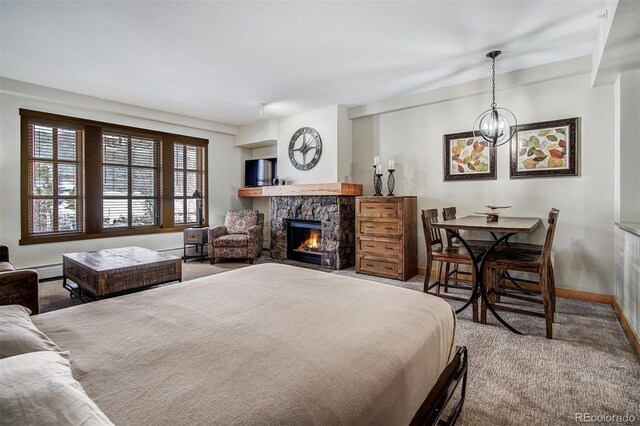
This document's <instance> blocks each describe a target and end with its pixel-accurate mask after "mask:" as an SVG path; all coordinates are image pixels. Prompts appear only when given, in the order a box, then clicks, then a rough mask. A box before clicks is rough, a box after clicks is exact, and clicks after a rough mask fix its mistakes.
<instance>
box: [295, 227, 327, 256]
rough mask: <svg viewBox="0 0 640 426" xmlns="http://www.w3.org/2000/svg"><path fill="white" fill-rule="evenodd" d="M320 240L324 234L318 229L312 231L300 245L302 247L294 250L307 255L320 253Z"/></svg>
mask: <svg viewBox="0 0 640 426" xmlns="http://www.w3.org/2000/svg"><path fill="white" fill-rule="evenodd" d="M320 238H322V234H321V233H320V231H319V230H318V229H311V230H310V232H309V236H308V237H307V239H306V240H304V241H303V242H302V243H300V246H299V247H298V248H296V249H294V250H296V251H302V252H307V253H309V252H310V253H320Z"/></svg>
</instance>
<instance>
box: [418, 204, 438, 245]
mask: <svg viewBox="0 0 640 426" xmlns="http://www.w3.org/2000/svg"><path fill="white" fill-rule="evenodd" d="M434 223H438V209H428V210H422V228H423V230H424V239H425V243H426V245H427V253H431V250H432V247H433V246H434V245H438V244H440V245H442V235H441V234H440V230H439V229H437V228H434V227H432V226H431V225H432V224H434Z"/></svg>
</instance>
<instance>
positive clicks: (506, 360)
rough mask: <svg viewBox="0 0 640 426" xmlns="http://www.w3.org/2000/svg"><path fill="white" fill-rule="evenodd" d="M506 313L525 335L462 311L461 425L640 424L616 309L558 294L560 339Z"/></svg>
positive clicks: (48, 295) (62, 303)
mask: <svg viewBox="0 0 640 426" xmlns="http://www.w3.org/2000/svg"><path fill="white" fill-rule="evenodd" d="M261 261H271V260H270V259H268V257H263V259H262V260H261ZM286 263H289V264H293V265H298V266H305V267H313V266H309V265H306V264H301V263H298V262H293V261H291V262H289V261H288V262H286ZM183 266H184V268H183V278H184V280H185V281H188V280H191V279H194V278H198V277H201V276H205V275H210V274H216V273H220V272H225V271H228V270H231V269H236V268H241V267H249V265H248V264H247V263H246V262H245V263H239V262H220V263H216V265H214V266H212V265H209V264H208V263H205V264H200V263H198V262H197V261H191V262H189V263H187V264H183ZM313 268H314V269H319V270H323V271H327V270H324V269H320V268H317V267H313ZM327 273H337V274H343V275H350V276H357V277H359V278H363V279H369V280H372V281H377V282H382V283H385V284H390V285H396V286H401V287H405V288H408V289H411V290H418V291H421V288H422V277H414V278H413V279H412V280H410V281H408V282H406V283H403V282H400V281H394V280H388V279H381V278H375V277H368V276H365V275H357V274H355V271H354V270H353V268H351V269H347V270H343V271H335V272H334V271H327ZM78 303H81V302H79V301H78V300H76V299H71V298H70V297H69V294H68V293H67V292H66V291H65V290H64V289H63V288H62V285H61V281H51V282H46V283H41V284H40V305H41V312H47V311H51V310H55V309H62V308H65V307H68V306H72V305H75V304H78ZM503 317H504V318H505V319H506V320H507V321H509V322H510V323H511V324H512V325H514V326H515V327H516V328H518V329H519V330H521V331H522V332H524V333H525V334H526V335H525V336H519V335H515V334H513V333H511V332H509V331H508V330H507V329H506V328H504V327H502V326H501V325H499V324H498V323H497V321H496V320H495V319H494V318H492V317H491V316H489V319H488V322H489V324H487V325H482V324H477V323H474V322H472V321H471V310H470V309H468V310H466V311H465V312H463V313H462V314H460V315H459V319H460V321H459V323H458V324H459V338H458V344H460V345H465V346H467V348H468V350H469V381H468V385H467V386H468V387H467V399H466V402H465V406H464V409H463V412H462V415H461V417H460V420H459V423H458V424H461V425H570V424H576V421H575V415H576V413H591V414H592V415H625V414H628V415H633V416H635V419H636V420H635V424H639V423H640V362H639V361H638V359H637V358H636V356H635V354H634V353H633V351H632V349H631V345H630V344H629V342H628V341H627V338H626V336H625V335H624V332H623V331H622V328H621V326H620V324H619V323H618V321H617V319H616V317H615V314H614V312H613V310H612V308H611V306H609V305H603V304H597V303H588V302H579V301H574V300H568V299H559V300H558V305H557V314H556V323H555V324H554V339H553V340H547V339H546V338H545V337H544V321H543V320H542V319H538V318H533V317H524V316H519V315H514V314H509V313H504V315H503ZM607 424H625V423H620V422H618V423H616V422H608V423H607ZM626 424H631V423H626Z"/></svg>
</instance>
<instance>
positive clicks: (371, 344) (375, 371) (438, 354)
mask: <svg viewBox="0 0 640 426" xmlns="http://www.w3.org/2000/svg"><path fill="white" fill-rule="evenodd" d="M455 321H456V320H455V315H454V313H453V311H452V309H451V307H450V306H449V304H447V303H446V302H444V301H443V300H441V299H438V298H436V297H434V296H430V295H426V294H423V293H419V292H416V291H411V290H407V289H402V288H398V287H393V286H389V285H384V284H379V283H374V282H371V281H366V280H360V279H355V278H350V277H345V276H341V275H338V274H331V273H326V272H321V271H312V270H308V269H301V268H296V267H292V266H286V265H279V264H262V265H256V266H251V267H247V268H243V269H239V270H234V271H230V272H226V273H222V274H217V275H212V276H208V277H204V278H200V279H197V280H193V281H188V282H183V283H180V284H174V285H170V286H166V287H161V288H156V289H151V290H147V291H143V292H139V293H135V294H131V295H127V296H122V297H117V298H113V299H107V300H102V301H98V302H94V303H89V304H85V305H82V306H76V307H72V308H68V309H63V310H59V311H54V312H50V313H46V314H41V315H37V316H35V317H33V322H34V323H35V324H36V326H37V327H38V328H39V329H40V330H42V331H43V332H44V333H45V334H47V335H48V336H49V337H50V338H51V339H52V340H53V341H54V342H56V343H57V344H58V346H60V348H62V350H68V351H70V358H71V366H72V370H73V374H74V377H75V378H76V379H77V380H78V381H79V382H80V383H81V384H82V386H83V387H84V389H85V390H86V392H87V394H88V395H89V396H90V397H91V398H92V399H93V400H94V401H96V403H97V404H98V406H99V407H100V408H101V409H102V410H103V411H104V412H105V413H106V415H107V416H108V417H109V418H110V419H111V420H112V421H113V422H114V423H115V424H117V425H178V424H224V425H227V424H261V425H262V424H290V425H303V424H317V425H333V424H344V425H347V424H385V425H400V424H408V423H409V422H410V421H411V419H412V417H413V415H414V414H415V412H416V410H417V409H418V407H419V406H420V404H421V403H422V401H423V400H424V399H425V397H426V395H427V394H428V392H429V390H430V389H431V387H432V386H433V384H434V383H435V382H436V380H437V378H438V376H439V375H440V373H441V372H442V370H443V369H444V367H445V366H446V365H447V363H448V362H449V361H450V359H451V358H452V356H453V355H454V351H455V331H456V322H455Z"/></svg>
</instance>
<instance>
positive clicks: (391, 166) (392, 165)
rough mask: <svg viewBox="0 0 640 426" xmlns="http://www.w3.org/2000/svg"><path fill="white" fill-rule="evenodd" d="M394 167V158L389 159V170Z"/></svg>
mask: <svg viewBox="0 0 640 426" xmlns="http://www.w3.org/2000/svg"><path fill="white" fill-rule="evenodd" d="M395 169H396V162H395V161H394V160H389V170H395Z"/></svg>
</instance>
